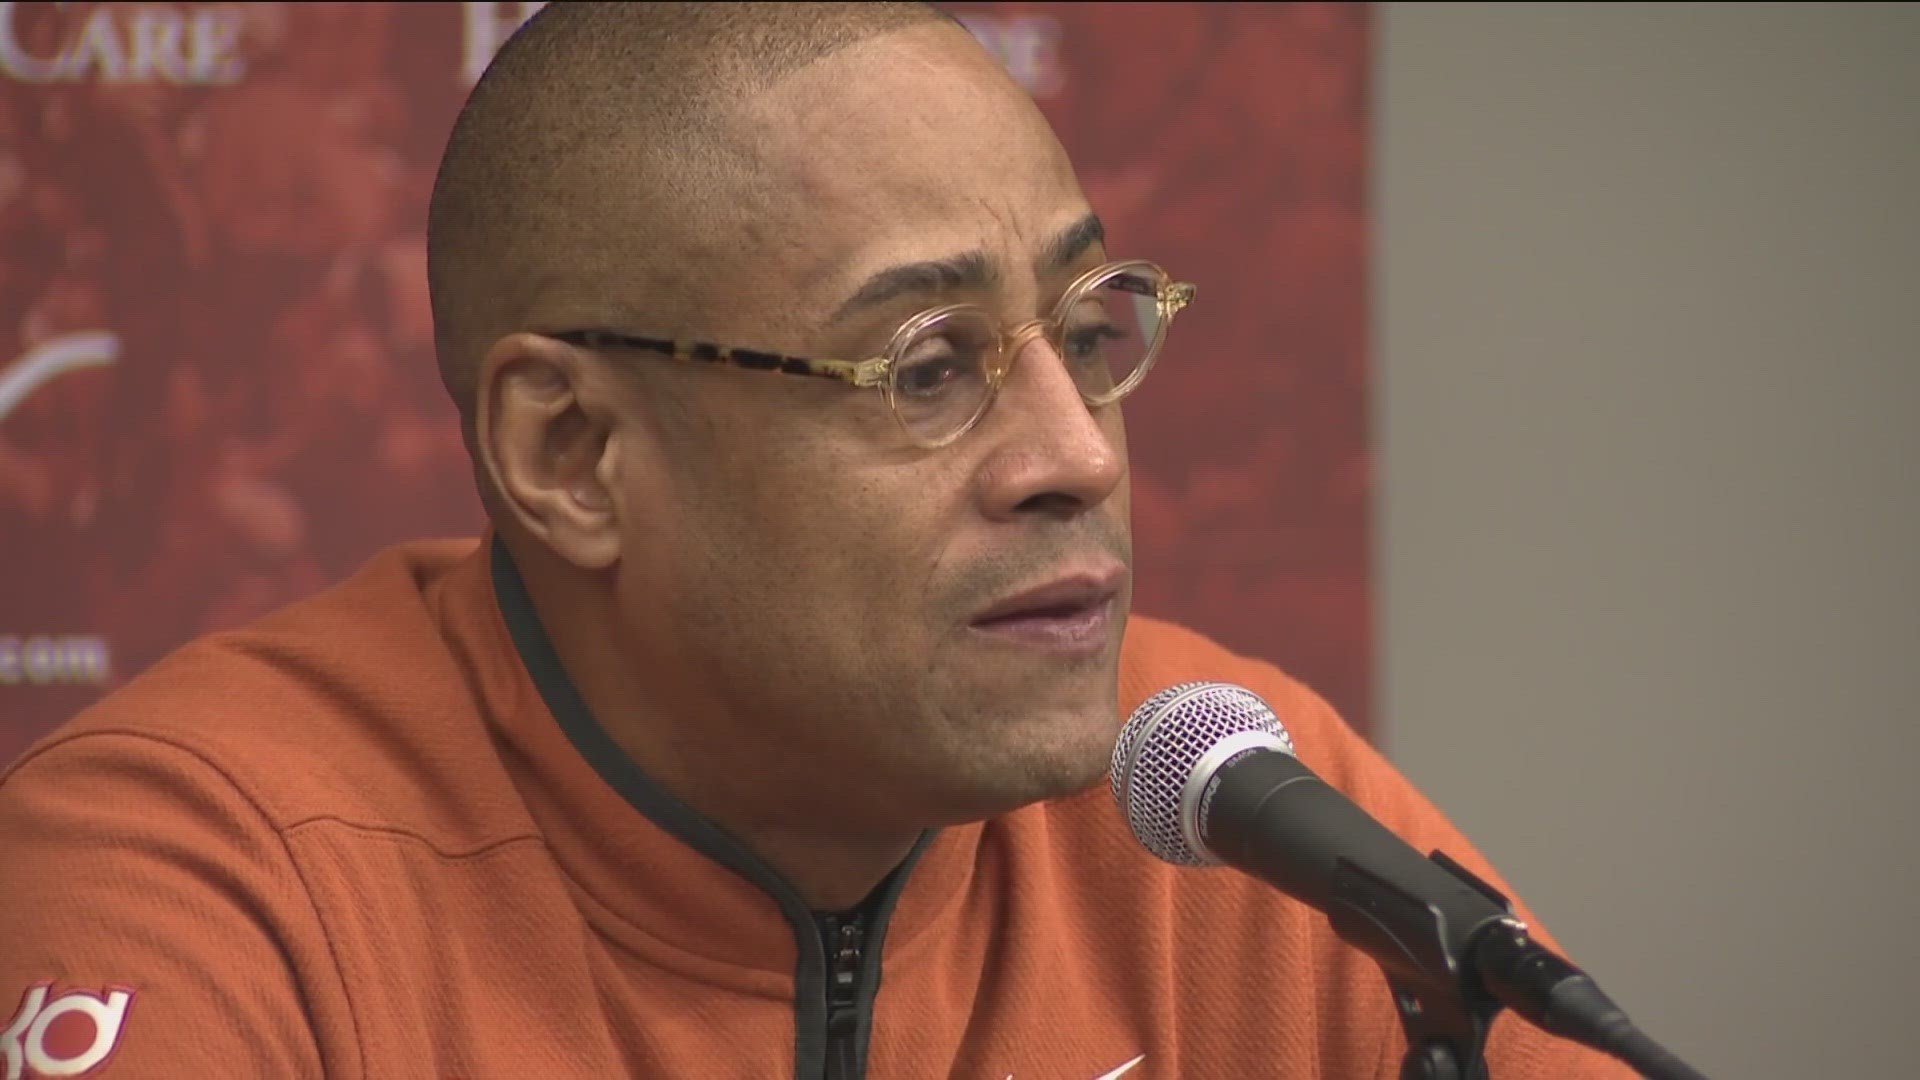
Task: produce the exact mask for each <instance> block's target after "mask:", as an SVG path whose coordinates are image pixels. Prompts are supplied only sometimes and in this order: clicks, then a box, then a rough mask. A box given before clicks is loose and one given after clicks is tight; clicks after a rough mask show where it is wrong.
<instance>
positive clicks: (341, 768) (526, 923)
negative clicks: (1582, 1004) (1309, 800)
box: [0, 541, 1631, 1080]
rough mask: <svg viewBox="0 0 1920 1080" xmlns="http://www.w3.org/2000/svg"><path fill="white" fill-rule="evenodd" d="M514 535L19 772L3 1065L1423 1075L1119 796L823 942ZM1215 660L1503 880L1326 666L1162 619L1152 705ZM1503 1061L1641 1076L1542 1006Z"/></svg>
mask: <svg viewBox="0 0 1920 1080" xmlns="http://www.w3.org/2000/svg"><path fill="white" fill-rule="evenodd" d="M492 547H493V545H489V544H485V543H482V544H480V545H479V546H478V547H477V548H476V546H475V544H474V543H473V542H472V541H466V542H461V543H446V542H435V543H416V544H409V545H405V546H402V547H400V548H396V549H393V550H390V551H388V552H386V553H384V554H383V555H381V556H380V557H379V558H377V559H376V560H374V561H373V562H372V563H371V564H369V565H368V566H367V567H366V568H365V569H363V570H362V571H361V572H359V573H358V574H357V575H355V576H354V577H353V578H352V579H351V580H349V581H347V582H345V583H344V584H342V585H340V586H338V587H336V588H334V589H331V590H329V591H327V592H325V593H322V594H320V595H318V596H316V597H314V598H312V599H310V600H307V601H304V602H302V603H300V604H297V605H295V606H293V607H291V608H289V609H287V610H286V611H284V612H281V613H279V614H277V615H275V616H272V617H270V618H268V619H265V620H263V621H261V622H259V623H257V624H255V625H253V626H251V627H249V628H247V629H244V630H240V631H237V632H232V633H223V634H217V635H213V636H211V637H208V638H205V639H203V640H201V641H198V642H196V643H194V644H192V645H189V646H188V647H186V648H185V649H183V650H181V651H180V652H178V653H176V654H175V655H173V656H172V657H170V658H168V659H167V660H165V661H164V662H162V663H160V664H159V665H157V666H156V667H154V668H153V669H152V670H151V671H149V672H148V673H146V674H145V675H143V676H142V677H140V678H139V679H138V680H136V681H135V682H133V683H132V684H131V685H129V686H128V687H126V688H125V689H123V690H121V691H120V692H118V693H116V694H113V695H112V696H110V697H108V698H107V699H106V700H104V701H102V702H101V703H99V704H98V705H96V706H95V707H93V708H91V709H89V710H88V711H87V712H86V713H84V714H82V715H81V716H80V717H78V718H76V719H75V720H74V721H72V722H71V723H69V724H67V725H66V726H64V727H63V728H61V729H60V730H58V731H56V732H54V733H53V734H52V735H50V736H48V737H47V738H45V739H43V740H42V741H41V742H39V743H38V744H37V745H36V746H35V747H34V748H33V749H32V750H31V751H30V752H29V753H28V754H27V755H26V757H24V758H23V759H22V760H20V761H18V762H17V763H15V765H14V766H13V767H12V768H11V769H10V770H9V771H8V773H7V774H6V775H5V777H4V780H0V1023H4V1024H5V1025H6V1027H5V1028H4V1032H5V1034H4V1037H0V1077H4V1078H5V1080H20V1078H38V1077H45V1076H66V1075H73V1074H74V1071H75V1070H77V1069H80V1068H84V1067H88V1066H89V1065H101V1066H104V1068H101V1070H100V1071H99V1072H97V1073H90V1074H89V1075H98V1076H102V1077H104V1078H106V1080H128V1078H143V1077H156V1078H159V1077H164V1078H169V1080H171V1078H191V1080H199V1078H226V1077H235V1078H246V1080H251V1078H263V1080H303V1078H319V1077H328V1078H333V1080H361V1078H367V1080H570V1078H576V1077H578V1078H583V1080H584V1078H592V1080H603V1078H606V1077H616V1076H648V1077H652V1076H671V1077H700V1078H709V1077H715V1078H717V1077H740V1078H754V1080H765V1078H768V1077H780V1076H794V1075H796V1074H797V1075H799V1076H801V1077H803V1078H806V1080H813V1078H815V1077H819V1076H822V1075H824V1074H826V1070H827V1064H828V1060H829V1058H830V1057H832V1058H835V1059H836V1065H835V1067H836V1068H838V1067H839V1063H838V1059H840V1058H842V1057H844V1058H845V1059H846V1062H847V1063H849V1064H851V1065H852V1066H853V1072H854V1073H855V1074H858V1072H859V1069H860V1067H861V1066H864V1070H865V1075H869V1076H874V1077H903V1078H917V1077H944V1076H953V1077H980V1078H988V1080H1003V1078H1005V1077H1009V1076H1011V1077H1014V1078H1017V1080H1043V1078H1055V1077H1057V1078H1062V1080H1096V1078H1107V1077H1118V1076H1123V1075H1124V1076H1125V1077H1127V1080H1146V1078H1151V1077H1175V1076H1179V1077H1232V1078H1240V1077H1261V1076H1271V1077H1300V1078H1306V1077H1342V1078H1344V1077H1366V1078H1375V1077H1377V1078H1391V1077H1394V1076H1395V1075H1397V1068H1398V1063H1399V1057H1400V1054H1401V1052H1402V1047H1403V1040H1402V1037H1401V1034H1400V1028H1399V1025H1398V1022H1397V1020H1396V1018H1395V1015H1394V1013H1393V1010H1392V1007H1391V1003H1390V1001H1389V999H1388V994H1387V991H1386V987H1385V983H1384V980H1383V979H1382V977H1381V976H1380V974H1379V969H1378V968H1377V967H1375V966H1374V964H1373V963H1372V962H1371V961H1370V960H1369V959H1367V958H1366V957H1364V956H1362V955H1360V954H1358V953H1357V952H1355V951H1353V950H1351V949H1349V948H1348V947H1346V946H1345V945H1344V944H1343V943H1342V942H1340V940H1339V939H1338V938H1336V937H1335V936H1334V935H1333V934H1332V933H1331V932H1330V931H1329V929H1328V927H1327V924H1326V921H1325V920H1324V919H1323V918H1322V917H1321V916H1319V915H1318V914H1316V913H1314V912H1312V911H1310V910H1308V909H1306V908H1304V907H1302V906H1300V905H1298V904H1296V903H1294V902H1292V901H1290V900H1288V899H1286V898H1285V897H1283V896H1281V895H1280V894H1278V893H1276V892H1274V891H1272V890H1271V889H1269V888H1267V887H1266V886H1264V885H1261V884H1258V883H1255V882H1253V881H1252V880H1251V879H1248V878H1246V877H1244V876H1243V875H1240V874H1237V873H1234V872H1231V871H1226V870H1208V871H1202V870H1182V869H1177V868H1174V867H1171V866H1167V865H1165V864H1162V863H1159V862H1157V861H1155V860H1154V859H1152V858H1151V857H1150V856H1148V855H1147V854H1146V853H1145V852H1144V851H1143V850H1142V849H1140V848H1139V847H1138V846H1137V845H1136V844H1135V842H1134V841H1133V839H1132V838H1131V837H1130V836H1129V835H1128V833H1127V831H1126V826H1125V824H1124V823H1123V822H1122V821H1121V819H1120V815H1119V814H1118V813H1117V811H1116V810H1115V809H1114V807H1113V805H1112V803H1111V800H1110V798H1109V796H1108V795H1107V793H1106V791H1105V790H1104V787H1102V788H1096V789H1094V790H1091V791H1088V792H1086V793H1084V794H1083V795H1080V796H1077V797H1074V798H1071V799H1066V800H1063V801H1059V802H1054V803H1049V804H1043V805H1037V806H1032V807H1029V808H1027V809H1024V810H1021V811H1019V812H1017V813H1013V814H1009V815H1007V816H1005V817H1001V818H998V819H996V820H993V821H989V822H986V823H983V824H977V825H972V826H968V827H964V828H951V829H946V830H943V831H941V832H939V833H938V834H937V835H935V836H933V837H932V838H931V839H930V840H929V841H926V842H923V844H922V847H921V848H920V849H919V855H918V859H917V861H916V862H915V863H913V864H912V866H911V869H910V871H909V872H907V873H905V874H904V875H896V877H895V879H894V880H895V881H897V882H899V884H898V885H897V886H895V888H896V890H897V894H898V895H897V896H891V897H887V898H886V899H885V900H884V901H883V904H890V905H891V913H890V915H888V914H885V913H882V914H878V915H876V916H875V918H874V920H873V921H872V922H871V923H870V924H869V925H867V926H865V928H864V934H863V936H862V940H859V941H849V942H842V941H838V940H836V941H834V942H831V943H825V942H823V941H822V933H821V932H820V931H819V930H817V929H816V921H815V920H814V919H813V918H812V917H811V915H810V913H808V912H807V911H805V910H804V908H803V907H802V906H801V905H800V904H799V901H798V899H797V898H796V897H795V896H794V895H793V894H792V892H791V891H790V890H789V889H788V888H787V887H786V886H785V885H783V884H782V883H781V882H779V881H777V880H775V879H773V878H772V876H771V875H770V874H769V873H768V872H767V871H765V870H764V869H763V868H762V867H761V865H760V864H759V863H758V862H757V861H756V860H753V859H752V857H751V856H748V855H746V854H745V853H744V852H743V851H741V850H740V849H738V848H736V847H734V846H733V845H731V844H730V843H729V842H727V841H726V840H724V839H723V838H721V837H720V836H719V835H718V833H717V832H716V831H715V830H714V829H713V828H712V827H711V826H709V825H708V824H707V823H705V822H704V821H703V820H701V819H699V818H698V817H697V816H695V815H693V814H692V813H691V812H690V811H688V810H687V809H686V808H685V807H684V806H682V805H681V804H678V803H676V802H674V801H673V800H672V799H671V798H670V797H669V796H666V795H665V794H664V793H663V792H661V791H660V790H659V789H658V788H656V787H654V786H653V785H652V784H651V783H650V782H649V781H648V780H647V779H646V777H644V776H642V775H641V774H640V773H639V772H638V770H637V769H636V768H635V767H634V766H633V765H632V764H631V762H630V761H628V760H627V759H625V758H624V757H622V756H621V755H620V754H619V753H618V751H616V750H615V749H614V748H613V745H612V743H611V741H610V740H608V739H607V738H606V736H605V735H604V734H602V733H601V732H600V731H599V729H598V728H597V727H595V726H594V724H593V722H592V720H591V719H590V718H589V717H588V716H587V715H586V712H585V709H584V708H583V707H582V706H581V705H580V703H579V701H578V700H577V698H576V697H575V696H574V695H573V691H572V690H571V688H570V687H569V686H568V684H567V682H566V680H565V677H564V675H562V674H561V672H560V668H559V665H558V663H557V662H556V661H555V658H554V656H553V654H552V651H551V646H550V645H549V644H548V643H547V642H546V640H545V638H544V636H543V635H542V634H541V633H540V631H539V628H538V624H537V621H536V620H534V619H532V618H531V616H530V612H531V607H530V606H529V605H528V604H527V603H526V601H525V597H524V592H522V591H521V589H522V586H521V585H520V583H519V579H518V578H517V576H516V575H515V574H514V573H513V571H512V568H511V565H510V564H508V563H506V562H505V560H500V559H495V560H491V561H490V560H489V557H488V552H489V550H491V548H492ZM1192 679H1219V680H1224V681H1228V682H1235V683H1239V684H1242V685H1244V686H1247V687H1248V688H1250V689H1252V690H1253V691H1254V692H1256V693H1258V694H1260V695H1261V696H1262V697H1264V698H1266V699H1267V700H1268V701H1269V702H1271V703H1272V704H1273V706H1274V708H1275V711H1276V712H1278V713H1279V714H1280V716H1281V717H1282V718H1283V720H1284V721H1285V722H1286V724H1287V725H1288V727H1289V729H1290V730H1291V731H1292V733H1293V736H1294V740H1295V742H1296V744H1297V745H1298V746H1299V747H1300V752H1301V756H1302V758H1303V759H1304V760H1305V761H1306V762H1307V763H1308V764H1309V765H1310V766H1312V767H1313V768H1314V769H1315V770H1317V771H1318V772H1319V773H1320V774H1321V775H1322V776H1323V777H1325V778H1326V779H1327V780H1328V781H1329V782H1330V783H1333V784H1335V785H1336V786H1338V787H1340V788H1341V789H1343V790H1344V791H1346V792H1347V793H1348V794H1349V795H1350V796H1352V797H1353V798H1355V799H1356V800H1357V801H1358V802H1360V803H1361V804H1362V805H1363V806H1365V807H1367V808H1368V809H1369V810H1370V811H1371V812H1372V813H1373V814H1375V815H1376V816H1377V817H1379V818H1380V819H1381V820H1382V821H1384V822H1385V823H1387V824H1388V825H1389V826H1390V827H1392V828H1394V829H1395V830H1396V831H1398V832H1399V833H1400V834H1401V835H1402V836H1404V837H1406V838H1407V839H1408V840H1409V841H1411V842H1412V843H1414V844H1415V845H1416V846H1417V847H1420V848H1421V849H1422V850H1427V849H1431V848H1436V847H1437V848H1444V849H1446V850H1447V851H1449V852H1450V853H1452V854H1454V855H1455V856H1456V857H1458V858H1460V859H1461V861H1462V862H1464V863H1465V864H1467V865H1468V866H1469V867H1470V868H1472V869H1473V870H1474V871H1475V872H1476V873H1480V874H1482V875H1485V876H1487V877H1488V879H1489V881H1491V882H1492V883H1493V884H1494V885H1495V886H1496V887H1504V886H1503V885H1502V883H1501V882H1499V880H1498V879H1497V878H1495V877H1493V875H1492V873H1491V871H1490V870H1489V869H1488V867H1487V866H1486V864H1485V863H1484V861H1483V860H1481V858H1480V857H1479V856H1478V854H1477V853H1475V852H1474V851H1473V850H1472V848H1470V847H1469V846H1468V844H1467V842H1466V841H1465V840H1464V839H1463V838H1462V837H1461V836H1460V834H1459V833H1457V832H1456V831H1455V830H1454V829H1453V828H1452V827H1451V826H1449V825H1448V824H1447V822H1446V821H1445V820H1444V819H1443V818H1442V817H1441V815H1440V814H1439V813H1438V812H1437V811H1435V809H1434V808H1433V807H1432V806H1430V805H1429V804H1428V803H1427V802H1426V801H1424V800H1423V799H1422V798H1421V797H1420V796H1419V795H1418V794H1417V793H1416V792H1415V791H1414V790H1413V789H1412V788H1411V787H1410V786H1409V785H1408V784H1407V783H1406V782H1405V781H1404V780H1403V779H1402V778H1401V777H1400V776H1399V775H1398V774H1397V773H1396V772H1395V771H1394V770H1393V769H1392V767H1391V766H1389V765H1388V764H1387V763H1386V761H1385V760H1384V759H1382V758H1381V757H1380V756H1379V755H1378V754H1377V753H1376V752H1375V751H1374V750H1373V749H1371V748H1370V747H1369V746H1367V745H1366V744H1365V743H1364V742H1362V741H1361V740H1360V739H1359V738H1358V737H1357V736H1356V735H1355V734H1354V733H1353V732H1352V731H1351V730H1350V729H1348V728H1347V727H1346V726H1345V725H1344V724H1343V723H1342V722H1341V721H1340V720H1339V719H1338V718H1336V717H1335V716H1334V715H1333V713H1332V712H1331V710H1329V709H1328V707H1327V706H1326V705H1325V704H1324V703H1322V702H1321V701H1320V700H1319V699H1318V698H1316V697H1315V696H1314V695H1313V694H1311V693H1310V692H1309V691H1307V690H1306V689H1304V688H1302V687H1301V686H1300V685H1298V684H1297V683H1295V682H1293V681H1291V680H1289V679H1288V678H1287V677H1286V676H1284V675H1282V674H1281V673H1280V672H1278V671H1276V670H1275V669H1273V668H1272V667H1269V666H1267V665H1264V664H1261V663H1256V662H1252V661H1249V660H1245V659H1241V658H1237V657H1235V656H1232V655H1230V654H1228V653H1227V652H1225V651H1224V650H1222V649H1221V648H1219V647H1218V646H1216V645H1214V644H1212V643H1210V642H1208V641H1206V640H1204V639H1202V638H1201V637H1199V636H1197V635H1195V634H1193V633H1190V632H1188V631H1185V630H1181V629H1178V628H1176V627H1173V626H1169V625H1166V624H1163V623H1156V622H1154V621H1151V620H1148V619H1145V618H1140V617H1135V618H1134V619H1133V620H1132V623H1131V626H1130V629H1129V633H1128V638H1127V642H1126V649H1125V654H1124V662H1123V665H1122V674H1121V688H1122V689H1121V698H1122V706H1123V708H1125V709H1128V710H1131V709H1132V708H1133V707H1134V706H1135V705H1137V704H1138V703H1139V702H1140V701H1142V700H1144V699H1145V697H1146V696H1147V695H1148V694H1150V693H1152V692H1153V691H1156V690H1159V689H1161V688H1163V687H1165V686H1168V685H1171V684H1173V683H1177V682H1184V681H1188V680H1192ZM841 944H852V945H858V946H859V949H857V950H854V949H849V950H848V953H847V957H846V959H848V960H850V961H854V962H853V963H851V964H850V966H849V967H848V968H847V970H848V972H849V973H850V974H852V975H854V976H856V977H855V978H854V979H853V980H852V981H853V984H854V986H853V989H852V992H851V993H850V994H849V995H847V996H848V997H849V999H850V1004H851V1006H852V1007H850V1008H843V1009H840V1010H830V1008H829V997H830V990H829V986H828V980H829V978H830V976H832V975H833V974H834V972H835V970H836V967H837V964H836V961H837V960H838V959H840V958H838V957H836V956H835V955H834V954H835V953H837V952H838V951H839V949H838V946H840V945H841ZM14 1003H17V1005H15V1004H14ZM830 1011H834V1012H835V1016H834V1018H833V1019H832V1021H831V1023H830V1018H829V1012H830ZM830 1028H832V1029H833V1031H832V1033H831V1034H830V1031H829V1029H830ZM1489 1058H1490V1062H1491V1064H1492V1071H1493V1076H1494V1077H1495V1078H1496V1080H1518V1078H1525V1077H1537V1078H1542V1080H1545V1078H1553V1080H1564V1078H1568V1077H1586V1076H1596V1077H1597V1076H1608V1077H1611V1076H1628V1075H1631V1074H1630V1073H1628V1072H1626V1071H1625V1070H1624V1069H1620V1068H1617V1067H1615V1066H1613V1065H1611V1064H1608V1063H1607V1062H1605V1061H1604V1060H1602V1059H1599V1058H1597V1057H1595V1056H1593V1055H1590V1054H1588V1053H1586V1052H1584V1051H1577V1050H1576V1049H1574V1048H1572V1047H1570V1046H1568V1045H1566V1044H1564V1043H1559V1042H1556V1041H1554V1040H1552V1039H1550V1038H1548V1037H1546V1036H1544V1035H1541V1034H1539V1033H1537V1032H1536V1031H1534V1030H1533V1029H1531V1028H1530V1027H1529V1026H1528V1025H1526V1024H1525V1023H1524V1022H1522V1021H1520V1020H1518V1019H1517V1018H1514V1017H1512V1016H1511V1015H1507V1016H1503V1017H1502V1018H1501V1020H1500V1021H1499V1022H1498V1024H1497V1025H1496V1027H1495V1034H1494V1041H1493V1044H1492V1048H1491V1050H1490V1055H1489ZM63 1069H64V1070H67V1071H62V1070H63Z"/></svg>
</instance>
